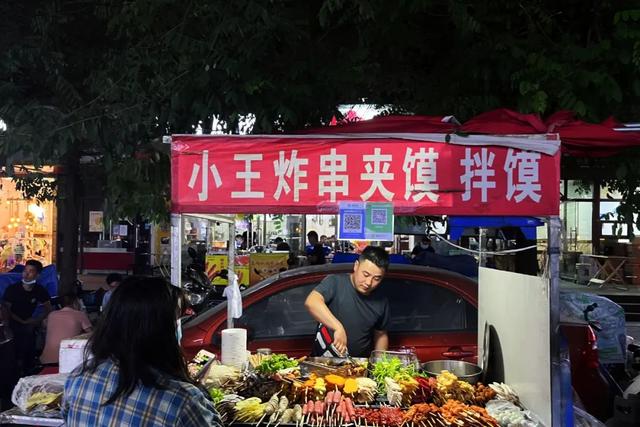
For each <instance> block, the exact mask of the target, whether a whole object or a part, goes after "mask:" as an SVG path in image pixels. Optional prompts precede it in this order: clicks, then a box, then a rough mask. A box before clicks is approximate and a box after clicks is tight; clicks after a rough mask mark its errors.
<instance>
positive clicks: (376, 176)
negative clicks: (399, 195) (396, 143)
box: [360, 148, 394, 201]
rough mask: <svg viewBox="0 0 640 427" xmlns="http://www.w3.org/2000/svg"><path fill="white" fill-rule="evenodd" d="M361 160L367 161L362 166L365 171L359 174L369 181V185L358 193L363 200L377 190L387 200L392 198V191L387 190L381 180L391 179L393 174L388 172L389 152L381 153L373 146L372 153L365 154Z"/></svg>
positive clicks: (390, 157) (390, 158) (389, 165)
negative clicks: (362, 191)
mask: <svg viewBox="0 0 640 427" xmlns="http://www.w3.org/2000/svg"><path fill="white" fill-rule="evenodd" d="M362 160H363V161H365V162H367V163H366V164H365V166H364V169H365V170H366V172H365V173H361V174H360V179H361V180H363V181H371V186H370V187H369V189H368V190H367V191H365V192H364V193H362V194H361V195H360V198H361V199H362V200H363V201H367V200H369V199H370V198H371V196H373V195H374V194H375V192H376V190H378V191H379V192H380V194H381V195H382V197H384V198H385V199H387V200H388V201H391V200H393V194H394V193H393V192H391V191H389V190H387V188H386V187H385V186H384V183H383V182H382V181H393V177H394V174H393V173H391V172H389V169H390V168H391V161H392V156H391V154H382V150H381V149H380V148H375V149H374V150H373V154H365V155H364V156H362Z"/></svg>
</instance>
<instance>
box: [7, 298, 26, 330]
mask: <svg viewBox="0 0 640 427" xmlns="http://www.w3.org/2000/svg"><path fill="white" fill-rule="evenodd" d="M4 306H5V307H7V311H9V315H10V316H11V318H12V319H13V320H15V321H16V322H18V323H22V324H23V325H24V324H26V323H27V322H26V321H25V320H24V319H23V318H22V317H20V316H18V315H17V314H15V313H14V312H13V310H11V303H10V302H9V301H5V302H4Z"/></svg>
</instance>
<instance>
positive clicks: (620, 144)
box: [461, 109, 640, 157]
mask: <svg viewBox="0 0 640 427" xmlns="http://www.w3.org/2000/svg"><path fill="white" fill-rule="evenodd" d="M461 130H462V131H463V132H469V133H476V134H477V133H480V134H499V135H505V134H531V133H546V132H555V133H558V134H559V135H560V141H561V142H562V152H563V154H568V155H571V156H578V157H606V156H612V155H615V154H618V153H619V152H621V151H622V150H624V149H627V148H632V147H640V128H629V127H626V128H625V126H624V125H623V124H621V123H619V122H617V121H616V120H615V119H613V118H609V119H607V120H605V121H604V122H602V123H587V122H584V121H582V120H578V119H576V117H575V114H574V113H573V112H571V111H559V112H557V113H554V114H552V115H550V116H549V117H547V118H546V119H545V120H543V119H542V118H541V117H540V116H539V115H537V114H521V113H517V112H515V111H511V110H507V109H499V110H493V111H488V112H486V113H482V114H480V115H478V116H476V117H473V118H472V119H470V120H469V121H467V122H466V123H464V124H463V125H462V127H461Z"/></svg>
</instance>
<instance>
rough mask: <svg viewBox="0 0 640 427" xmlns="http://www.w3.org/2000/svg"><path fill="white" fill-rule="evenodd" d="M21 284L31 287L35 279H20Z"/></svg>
mask: <svg viewBox="0 0 640 427" xmlns="http://www.w3.org/2000/svg"><path fill="white" fill-rule="evenodd" d="M22 283H23V284H25V285H33V284H35V283H36V279H33V280H24V279H22Z"/></svg>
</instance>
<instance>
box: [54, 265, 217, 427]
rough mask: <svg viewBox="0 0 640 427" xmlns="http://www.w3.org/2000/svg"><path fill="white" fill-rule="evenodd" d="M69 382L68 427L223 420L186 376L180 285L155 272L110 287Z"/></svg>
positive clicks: (192, 423)
mask: <svg viewBox="0 0 640 427" xmlns="http://www.w3.org/2000/svg"><path fill="white" fill-rule="evenodd" d="M111 302H112V303H110V304H109V305H108V306H107V310H106V312H105V315H104V316H103V318H102V319H100V321H99V323H98V326H97V327H96V330H95V332H94V333H93V335H92V337H91V338H90V339H89V342H88V344H87V355H88V354H91V355H92V358H91V359H89V358H87V357H85V362H84V363H83V365H81V366H80V367H79V368H77V369H76V370H75V371H74V372H73V373H72V374H71V375H70V376H69V379H68V380H67V383H66V384H65V389H64V397H63V414H64V416H65V419H66V425H68V426H85V425H92V426H110V425H135V426H165V425H180V426H202V425H208V426H221V422H220V418H219V416H218V414H217V413H216V411H215V408H214V406H213V403H212V402H211V401H210V400H209V399H208V396H207V395H206V394H205V392H203V391H202V390H201V389H199V388H198V387H197V386H196V385H195V383H194V382H193V381H192V380H191V379H190V378H189V376H188V373H187V365H186V362H185V360H184V358H183V356H182V351H181V349H180V346H179V342H178V332H179V328H178V325H177V319H178V316H179V315H180V313H181V310H182V307H183V306H181V303H182V302H183V301H182V297H181V293H180V290H179V289H177V288H174V287H173V286H171V285H170V284H168V283H167V282H166V281H165V280H164V279H162V278H157V277H130V278H127V279H125V280H124V281H123V282H122V283H121V284H120V286H118V288H117V289H116V290H115V291H114V292H113V296H112V299H111Z"/></svg>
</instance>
